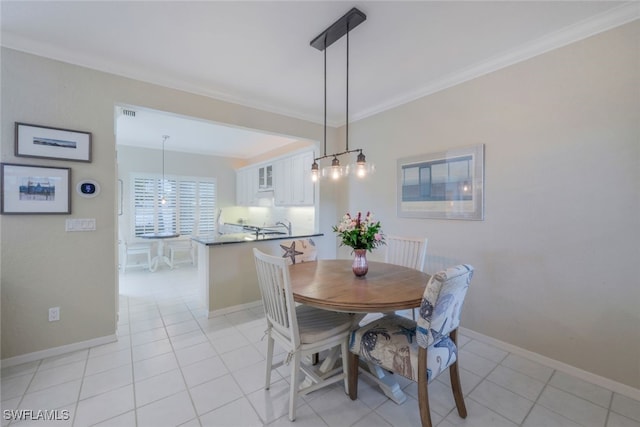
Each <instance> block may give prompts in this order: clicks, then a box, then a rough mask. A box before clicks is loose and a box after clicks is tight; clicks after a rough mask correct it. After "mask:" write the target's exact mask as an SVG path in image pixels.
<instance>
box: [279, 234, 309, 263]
mask: <svg viewBox="0 0 640 427" xmlns="http://www.w3.org/2000/svg"><path fill="white" fill-rule="evenodd" d="M280 248H281V249H282V258H284V259H286V260H287V264H289V265H291V264H298V263H301V262H309V261H316V260H317V259H318V251H317V250H316V244H315V242H314V241H313V240H312V239H298V240H290V241H286V242H283V243H281V244H280Z"/></svg>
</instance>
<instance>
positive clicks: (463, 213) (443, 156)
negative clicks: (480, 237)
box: [397, 144, 484, 220]
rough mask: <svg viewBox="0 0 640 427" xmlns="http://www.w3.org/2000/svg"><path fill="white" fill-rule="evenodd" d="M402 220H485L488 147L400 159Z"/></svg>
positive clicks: (399, 207) (400, 211)
mask: <svg viewBox="0 0 640 427" xmlns="http://www.w3.org/2000/svg"><path fill="white" fill-rule="evenodd" d="M397 173H398V196H397V199H398V200H397V201H398V216H400V217H407V218H436V219H468V220H483V219H484V144H477V145H474V146H472V147H465V148H455V149H451V150H447V151H442V152H438V153H431V154H424V155H420V156H413V157H406V158H402V159H398V165H397Z"/></svg>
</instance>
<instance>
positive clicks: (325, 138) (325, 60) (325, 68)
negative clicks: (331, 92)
mask: <svg viewBox="0 0 640 427" xmlns="http://www.w3.org/2000/svg"><path fill="white" fill-rule="evenodd" d="M326 155H327V49H325V50H324V156H326Z"/></svg>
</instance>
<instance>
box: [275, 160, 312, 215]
mask: <svg viewBox="0 0 640 427" xmlns="http://www.w3.org/2000/svg"><path fill="white" fill-rule="evenodd" d="M312 163H313V152H312V151H309V152H305V153H300V154H296V155H293V156H290V157H285V158H283V159H281V160H280V161H279V162H278V166H277V168H276V175H275V176H276V180H275V186H274V194H275V204H276V205H278V206H313V204H314V201H315V198H314V196H315V194H314V190H315V188H314V185H313V182H312V181H311V176H310V174H309V173H308V172H309V170H310V168H311V164H312Z"/></svg>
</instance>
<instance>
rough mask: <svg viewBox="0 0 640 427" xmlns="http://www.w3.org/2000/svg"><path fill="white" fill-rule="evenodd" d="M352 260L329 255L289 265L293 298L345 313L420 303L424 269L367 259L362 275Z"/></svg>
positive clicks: (380, 310) (424, 280) (425, 281)
mask: <svg viewBox="0 0 640 427" xmlns="http://www.w3.org/2000/svg"><path fill="white" fill-rule="evenodd" d="M351 264H352V261H351V260H346V259H331V260H318V261H314V262H303V263H299V264H294V265H291V266H289V276H290V278H291V288H292V290H293V298H294V299H295V300H296V302H299V303H303V304H307V305H311V306H314V307H318V308H323V309H325V310H332V311H342V312H347V313H377V312H381V313H386V312H391V311H396V310H404V309H411V308H416V307H420V302H421V301H422V294H423V293H424V289H425V287H426V286H427V282H428V281H429V278H430V277H431V276H429V275H428V274H427V273H423V272H422V271H419V270H415V269H413V268H408V267H402V266H399V265H394V264H387V263H384V262H375V261H374V262H371V261H370V262H369V271H368V272H367V274H366V276H364V277H356V276H355V274H353V271H351Z"/></svg>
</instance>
